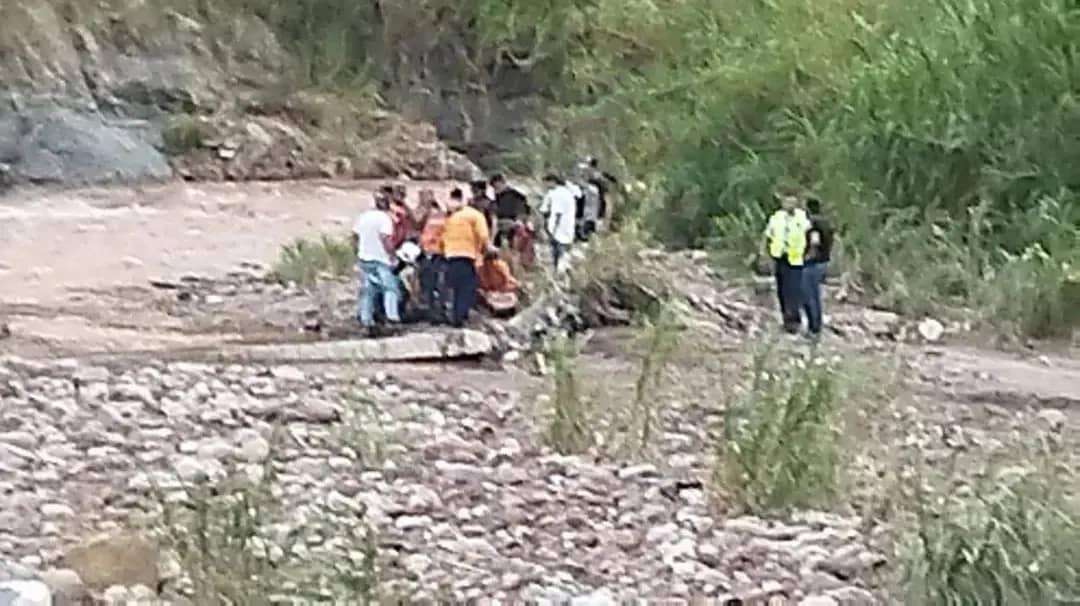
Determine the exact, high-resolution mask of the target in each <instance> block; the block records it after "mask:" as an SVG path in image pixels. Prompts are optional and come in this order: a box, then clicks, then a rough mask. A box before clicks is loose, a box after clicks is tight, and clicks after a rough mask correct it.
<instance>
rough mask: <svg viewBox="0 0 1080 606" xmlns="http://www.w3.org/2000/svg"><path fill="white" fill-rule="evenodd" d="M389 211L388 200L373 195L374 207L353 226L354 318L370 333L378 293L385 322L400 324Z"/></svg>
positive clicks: (398, 296)
mask: <svg viewBox="0 0 1080 606" xmlns="http://www.w3.org/2000/svg"><path fill="white" fill-rule="evenodd" d="M389 209H390V200H389V199H388V198H387V197H386V196H384V195H382V193H381V192H376V193H375V208H372V209H370V210H367V211H364V212H363V213H361V214H360V216H359V217H357V219H356V223H355V224H353V235H352V245H353V250H354V251H356V260H357V261H358V262H359V265H360V280H359V281H360V286H359V289H358V290H359V292H358V294H357V298H358V299H359V304H358V307H359V310H358V313H357V319H358V320H359V321H360V325H361V326H363V327H364V329H365V330H367V331H368V333H369V334H373V333H374V330H375V305H376V301H377V300H378V298H379V295H380V294H382V304H383V315H384V317H385V318H386V321H387V322H388V323H390V324H391V325H397V324H399V323H400V322H401V316H400V314H399V306H400V301H401V294H400V293H399V292H398V281H397V276H395V275H394V265H393V255H394V221H393V219H392V218H391V217H390V212H389Z"/></svg>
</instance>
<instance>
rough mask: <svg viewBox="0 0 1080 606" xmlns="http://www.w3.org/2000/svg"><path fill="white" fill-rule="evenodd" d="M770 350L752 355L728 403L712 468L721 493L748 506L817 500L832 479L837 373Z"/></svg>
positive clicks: (832, 488)
mask: <svg viewBox="0 0 1080 606" xmlns="http://www.w3.org/2000/svg"><path fill="white" fill-rule="evenodd" d="M776 355H777V354H776V352H774V351H772V350H771V349H770V350H765V351H763V352H760V353H758V354H757V355H756V356H755V358H754V363H753V367H752V370H751V373H752V374H751V380H750V384H749V385H748V386H747V387H746V392H745V395H744V396H743V397H742V398H741V399H740V400H739V401H736V402H732V403H729V405H728V408H727V412H726V418H725V420H724V431H723V442H722V443H721V444H720V445H719V448H718V449H717V454H716V461H715V465H714V470H713V476H714V483H715V484H716V489H717V490H718V492H719V494H720V496H721V497H722V498H723V499H724V500H734V501H735V503H736V504H737V505H739V506H742V507H745V508H747V509H749V510H751V511H762V510H765V511H768V510H776V509H783V508H789V507H809V506H817V505H822V504H823V503H824V502H826V501H828V500H829V499H830V498H831V497H833V496H834V495H835V494H836V492H837V490H838V484H839V480H838V472H839V456H840V452H839V446H838V445H839V429H838V427H837V424H838V421H839V419H838V415H837V412H838V411H837V405H838V397H839V396H838V394H837V392H836V389H837V375H836V371H835V370H834V369H832V368H830V367H829V366H828V365H826V364H825V363H824V362H823V361H822V360H819V359H817V360H812V361H810V362H809V363H807V362H805V361H803V360H801V359H800V360H796V361H787V360H784V361H781V362H776V361H775V360H776V358H775V356H776Z"/></svg>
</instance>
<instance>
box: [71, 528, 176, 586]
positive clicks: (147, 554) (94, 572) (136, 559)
mask: <svg viewBox="0 0 1080 606" xmlns="http://www.w3.org/2000/svg"><path fill="white" fill-rule="evenodd" d="M158 558H159V556H158V550H157V548H156V547H155V546H154V545H153V544H151V543H150V542H148V541H146V540H145V539H143V538H142V537H139V536H137V535H134V534H131V533H116V534H112V535H103V536H101V537H98V538H95V539H91V540H89V541H86V542H84V543H83V544H81V545H79V546H77V547H75V548H73V549H71V550H69V551H68V552H67V553H66V554H65V555H64V564H65V565H66V566H67V567H68V568H70V569H71V570H73V571H75V573H76V574H78V575H79V578H81V579H82V580H83V582H84V583H86V585H87V586H88V587H90V588H91V589H93V590H96V591H104V590H106V589H108V588H110V587H112V586H113V585H119V586H121V587H129V586H132V585H146V586H148V587H156V586H157V584H158V578H159V577H158ZM125 591H126V590H125Z"/></svg>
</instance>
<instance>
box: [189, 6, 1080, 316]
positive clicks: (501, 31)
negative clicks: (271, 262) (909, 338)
mask: <svg viewBox="0 0 1080 606" xmlns="http://www.w3.org/2000/svg"><path fill="white" fill-rule="evenodd" d="M173 1H174V2H179V3H181V4H186V5H189V6H188V7H187V8H188V10H192V11H198V12H199V13H201V14H202V15H203V16H206V17H209V18H213V16H214V15H215V14H221V13H222V12H223V11H246V12H250V13H254V14H257V15H258V16H260V17H262V18H263V19H265V20H266V21H267V22H268V23H269V24H271V25H272V26H273V27H274V28H275V30H276V31H277V32H278V34H279V37H280V38H281V40H282V41H283V42H284V43H285V44H286V45H287V46H289V47H290V48H291V49H292V50H293V53H294V55H295V56H296V57H298V58H299V61H298V63H299V64H300V67H301V70H300V71H301V72H302V76H303V80H304V82H305V84H306V85H309V86H319V87H322V88H337V89H339V90H348V89H351V88H356V87H358V86H365V87H366V86H370V85H371V83H372V82H376V83H377V84H378V88H379V89H380V90H381V91H382V92H384V93H385V92H388V91H389V92H392V91H393V90H395V89H402V88H407V87H408V86H410V85H412V84H413V81H414V80H415V79H416V78H415V76H416V74H417V73H420V72H421V71H422V70H429V71H430V70H431V69H433V67H432V66H431V65H428V64H427V63H425V62H427V61H429V60H430V53H428V54H427V55H425V54H424V53H422V52H419V51H418V50H417V49H421V50H423V49H428V50H430V49H432V48H436V47H437V48H439V49H440V53H442V54H446V55H452V56H448V57H446V62H447V64H448V65H452V66H454V67H453V70H452V71H454V72H455V74H454V77H456V78H457V79H458V80H459V81H460V83H461V86H462V87H463V88H475V89H477V90H482V89H484V88H485V87H488V86H489V85H491V84H492V83H493V82H495V81H496V80H498V79H499V78H500V77H501V75H504V74H505V73H506V71H507V70H511V69H512V70H516V71H517V72H519V73H522V74H525V76H526V77H527V79H528V82H529V84H530V86H533V87H534V88H535V89H536V90H535V92H536V93H537V94H540V95H542V96H544V97H545V98H546V99H547V101H548V108H549V110H548V111H547V113H546V115H544V116H543V117H542V118H541V119H539V120H537V121H536V123H535V124H534V125H533V126H532V128H531V129H530V133H529V136H528V137H525V138H524V140H523V141H522V145H521V149H520V150H518V151H517V153H516V154H513V155H512V156H511V157H508V158H507V162H508V163H510V164H512V166H514V167H524V168H525V169H526V170H534V171H537V172H539V171H541V170H544V169H545V168H547V167H550V166H556V167H559V166H560V165H563V164H565V163H567V162H568V158H570V157H571V156H570V155H569V154H568V153H567V152H568V150H574V151H577V152H590V153H593V154H596V155H598V156H600V157H601V158H603V159H604V160H605V162H606V163H607V164H608V165H610V166H612V167H614V168H615V169H616V170H617V171H618V172H620V173H622V175H623V176H624V177H629V178H633V179H640V180H641V181H643V182H644V183H645V184H646V187H644V188H641V189H640V191H641V192H643V193H641V194H639V195H637V196H636V197H634V196H632V197H631V199H630V200H629V201H628V202H629V204H628V205H627V206H624V208H633V209H634V211H635V215H636V216H637V217H638V218H642V219H644V221H643V222H642V223H643V224H644V225H645V226H646V227H647V228H648V229H649V230H650V231H651V234H652V235H653V236H655V237H656V238H658V239H660V240H661V241H663V242H665V243H668V244H672V245H678V246H681V245H709V246H713V247H716V248H719V249H722V250H726V251H736V252H738V253H744V254H745V253H749V251H752V250H754V249H755V247H756V246H755V244H756V242H755V240H756V239H757V238H758V234H759V233H760V229H761V226H762V224H763V221H764V217H765V215H766V214H767V212H768V211H769V210H770V208H769V207H768V203H769V202H768V201H769V193H770V191H771V190H772V189H773V188H774V187H776V186H777V185H778V184H780V183H787V184H792V185H797V186H800V187H804V188H807V189H812V190H815V191H816V192H817V193H819V194H820V195H821V196H822V197H823V199H824V200H826V201H827V204H828V208H829V212H830V214H831V215H832V216H833V217H834V218H835V220H836V222H837V223H838V225H839V227H840V230H841V242H842V246H841V250H840V251H838V259H837V263H836V264H835V265H836V266H835V268H834V271H833V273H834V274H841V273H842V274H844V275H845V276H846V278H845V280H846V283H847V284H849V285H850V286H852V287H854V288H855V289H857V290H861V291H862V292H863V294H864V295H866V296H867V297H868V298H872V299H873V300H874V301H876V302H877V303H879V304H882V305H885V306H888V307H892V308H895V309H898V310H899V311H903V312H909V313H923V312H928V311H929V310H930V309H932V308H934V309H936V308H938V307H939V305H940V304H941V303H943V302H947V303H949V304H951V305H969V306H972V307H977V308H979V309H981V310H982V311H984V312H985V314H984V315H985V317H997V318H1002V317H1007V319H1009V320H1010V321H1012V322H1014V323H1015V325H1016V326H1015V327H1016V328H1017V330H1018V331H1019V332H1024V333H1027V334H1032V335H1035V336H1053V335H1068V334H1069V333H1070V332H1071V330H1072V328H1071V326H1072V325H1073V324H1075V323H1076V322H1077V320H1078V316H1080V312H1077V309H1080V286H1078V285H1077V282H1078V281H1080V280H1078V279H1077V278H1076V275H1075V274H1076V268H1077V267H1078V266H1080V228H1078V225H1080V203H1078V198H1077V191H1078V188H1080V170H1078V169H1077V167H1078V166H1080V100H1078V91H1080V8H1078V7H1077V5H1076V4H1075V2H1073V1H1071V0H1023V1H1016V0H962V1H956V0H914V1H911V2H879V1H876V0H468V1H458V0H418V1H415V2H409V3H400V2H388V1H383V0H296V1H293V2H283V1H281V0H173ZM421 56H422V57H423V58H421ZM440 69H441V68H440ZM736 257H738V255H736Z"/></svg>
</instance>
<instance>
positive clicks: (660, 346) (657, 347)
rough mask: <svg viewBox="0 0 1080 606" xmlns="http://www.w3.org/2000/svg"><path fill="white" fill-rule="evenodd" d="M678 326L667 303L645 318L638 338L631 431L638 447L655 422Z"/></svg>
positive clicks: (643, 444)
mask: <svg viewBox="0 0 1080 606" xmlns="http://www.w3.org/2000/svg"><path fill="white" fill-rule="evenodd" d="M679 329H680V326H679V324H678V322H677V319H676V317H675V314H674V311H672V309H671V308H670V307H667V306H665V307H663V308H661V310H660V312H659V313H658V314H656V317H655V318H654V319H651V320H650V319H646V320H645V324H644V331H643V334H642V338H641V347H642V350H643V351H642V353H643V356H642V359H641V369H640V371H639V372H638V377H637V380H636V381H635V383H634V404H633V407H632V409H633V415H634V425H635V427H634V431H633V434H632V436H631V440H632V441H633V442H635V444H633V446H634V447H635V448H636V449H637V450H638V451H639V452H641V451H644V450H645V449H646V448H648V445H649V441H650V440H651V439H652V435H653V432H654V431H655V425H656V404H657V398H658V397H659V390H660V387H661V383H662V382H663V378H664V371H665V370H666V369H667V366H668V363H669V362H670V361H671V356H672V354H673V353H674V352H675V346H676V345H677V340H678V336H679Z"/></svg>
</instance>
